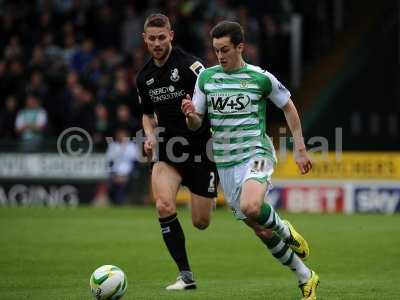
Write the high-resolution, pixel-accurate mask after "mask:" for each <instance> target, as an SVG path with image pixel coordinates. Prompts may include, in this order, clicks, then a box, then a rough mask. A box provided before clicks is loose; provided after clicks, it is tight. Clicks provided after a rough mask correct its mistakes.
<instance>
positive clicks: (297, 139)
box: [282, 98, 312, 174]
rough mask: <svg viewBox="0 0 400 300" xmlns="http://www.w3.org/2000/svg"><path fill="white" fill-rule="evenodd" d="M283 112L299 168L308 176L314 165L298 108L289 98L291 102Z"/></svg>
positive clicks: (285, 106) (283, 108) (284, 107)
mask: <svg viewBox="0 0 400 300" xmlns="http://www.w3.org/2000/svg"><path fill="white" fill-rule="evenodd" d="M282 110H283V112H284V114H285V118H286V122H287V124H288V126H289V129H290V132H291V133H292V136H293V142H294V151H295V160H296V164H297V166H298V167H299V169H300V172H301V174H307V173H308V172H309V171H310V170H311V168H312V163H311V160H310V158H309V156H308V154H307V150H306V146H305V144H304V138H303V132H302V129H301V122H300V118H299V114H298V112H297V109H296V106H295V105H294V103H293V101H292V100H291V99H290V98H289V101H288V102H287V103H286V104H285V105H284V106H283V107H282Z"/></svg>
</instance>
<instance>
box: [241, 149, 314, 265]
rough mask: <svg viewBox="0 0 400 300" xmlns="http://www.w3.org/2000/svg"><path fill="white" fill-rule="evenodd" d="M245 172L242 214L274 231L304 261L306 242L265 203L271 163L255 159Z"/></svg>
mask: <svg viewBox="0 0 400 300" xmlns="http://www.w3.org/2000/svg"><path fill="white" fill-rule="evenodd" d="M260 166H262V167H261V168H260ZM246 172H247V174H246V176H245V181H244V183H243V185H242V190H241V197H240V208H241V210H242V212H243V213H244V214H245V215H246V217H248V218H249V219H252V220H254V221H256V222H257V223H258V224H260V225H262V226H263V227H266V228H269V229H272V230H273V231H275V232H276V233H277V234H278V235H279V236H280V237H281V238H282V239H283V240H284V241H285V242H286V243H287V244H288V245H289V247H290V248H292V250H293V251H295V253H296V254H297V255H298V256H299V257H300V258H301V259H303V260H305V259H306V258H307V257H308V256H309V253H310V250H309V247H308V243H307V241H306V240H305V239H304V238H303V237H302V236H301V235H300V234H299V233H298V232H297V231H296V230H295V229H294V227H293V226H292V225H291V224H290V223H289V222H288V221H286V220H282V219H281V218H280V216H279V214H278V213H277V212H276V211H275V209H274V208H273V207H272V206H271V205H270V204H269V203H268V202H266V201H265V199H266V195H267V193H268V190H267V189H268V187H269V186H268V182H269V181H270V178H271V175H272V172H273V163H272V162H271V161H270V160H268V159H263V158H258V157H256V158H254V159H253V160H251V161H249V163H248V165H247V171H246Z"/></svg>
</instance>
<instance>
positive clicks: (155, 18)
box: [144, 14, 171, 30]
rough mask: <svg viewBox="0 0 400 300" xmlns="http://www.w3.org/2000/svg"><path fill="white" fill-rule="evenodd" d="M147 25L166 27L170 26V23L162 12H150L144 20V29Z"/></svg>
mask: <svg viewBox="0 0 400 300" xmlns="http://www.w3.org/2000/svg"><path fill="white" fill-rule="evenodd" d="M147 27H168V28H171V23H170V22H169V19H168V17H167V16H166V15H163V14H151V15H150V16H148V17H147V19H146V21H145V22H144V30H146V29H147Z"/></svg>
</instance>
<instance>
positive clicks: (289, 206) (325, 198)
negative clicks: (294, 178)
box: [282, 186, 344, 213]
mask: <svg viewBox="0 0 400 300" xmlns="http://www.w3.org/2000/svg"><path fill="white" fill-rule="evenodd" d="M282 204H283V205H282V208H283V209H284V210H286V211H288V212H312V213H342V212H343V209H344V189H343V188H342V187H335V186H286V187H284V188H283V189H282Z"/></svg>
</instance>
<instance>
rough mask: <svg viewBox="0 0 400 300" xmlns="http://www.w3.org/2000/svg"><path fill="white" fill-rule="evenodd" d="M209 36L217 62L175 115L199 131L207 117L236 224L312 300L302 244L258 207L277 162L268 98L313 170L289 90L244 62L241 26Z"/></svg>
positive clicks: (312, 279) (313, 281) (266, 208)
mask: <svg viewBox="0 0 400 300" xmlns="http://www.w3.org/2000/svg"><path fill="white" fill-rule="evenodd" d="M211 37H212V38H213V46H214V50H215V52H216V55H217V58H218V61H219V63H220V64H219V65H217V66H214V67H211V68H208V69H206V70H204V71H203V72H202V73H200V75H199V77H198V78H197V82H196V86H195V92H194V94H193V101H191V99H190V97H189V95H187V96H186V99H184V100H183V101H182V107H181V108H182V112H183V113H184V114H185V116H186V122H187V124H188V127H189V128H190V129H192V130H195V129H197V128H199V127H200V126H201V123H202V121H203V116H204V115H205V114H206V113H207V114H208V117H209V119H210V121H211V127H212V131H213V154H214V160H215V162H216V164H217V169H218V174H219V177H220V180H221V184H222V187H223V189H224V193H225V196H226V198H227V201H228V204H229V205H230V207H231V208H232V210H233V212H234V214H235V216H236V217H237V218H238V219H240V220H243V221H244V222H245V223H246V224H247V225H248V226H250V227H251V228H253V229H254V232H255V234H256V235H257V236H258V237H259V238H260V239H261V240H262V242H263V243H264V244H265V245H266V246H267V248H268V249H269V251H270V252H271V253H272V255H273V256H274V257H275V258H277V259H278V260H279V261H280V262H281V263H282V264H283V265H286V266H288V267H289V268H290V269H291V270H292V271H293V272H294V274H295V275H296V276H297V278H298V281H299V287H300V289H301V291H302V294H303V299H304V300H314V299H316V288H317V285H318V283H319V276H318V275H317V274H316V273H315V272H314V271H312V270H311V269H309V268H308V267H307V266H306V265H305V264H304V263H303V261H302V260H305V259H306V258H307V257H308V255H309V247H308V245H307V242H306V241H305V239H304V238H303V237H302V236H301V235H300V234H299V233H298V232H296V230H295V229H294V228H293V226H292V225H291V224H290V223H289V222H288V221H286V220H281V218H280V217H279V215H278V214H277V212H275V211H274V209H273V207H272V206H271V205H269V204H268V203H267V202H266V201H265V199H266V195H267V193H268V190H269V188H270V186H271V183H270V182H271V176H272V173H273V170H274V164H275V163H276V155H275V150H274V147H273V144H272V142H271V140H270V139H269V137H268V136H267V134H266V130H265V126H266V124H265V123H266V122H265V121H266V119H265V118H266V116H265V114H266V112H265V106H266V103H267V102H266V100H267V98H269V99H270V100H271V101H272V102H273V103H274V104H275V105H276V106H278V107H279V108H281V109H282V110H283V112H284V114H285V117H286V121H287V124H288V126H289V128H290V130H291V133H292V135H293V138H294V145H295V159H296V163H297V165H298V167H299V169H300V171H301V173H302V174H306V173H308V172H309V171H310V169H311V167H312V164H311V161H310V159H309V157H308V155H307V152H306V148H305V145H304V140H303V136H302V130H301V124H300V119H299V116H298V113H297V110H296V108H295V106H294V104H293V102H292V100H291V98H290V92H289V91H288V90H287V89H286V88H285V87H284V86H283V85H282V84H281V83H280V82H279V81H278V80H277V79H276V78H275V77H274V76H273V75H272V74H271V73H269V72H267V71H264V70H262V69H261V68H259V67H257V66H253V65H250V64H247V63H246V62H245V61H244V60H243V58H242V52H243V48H244V42H243V41H244V34H243V29H242V27H241V26H240V24H238V23H236V22H228V21H222V22H220V23H218V24H217V25H216V26H215V27H214V28H213V29H212V30H211Z"/></svg>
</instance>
